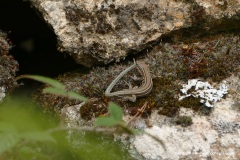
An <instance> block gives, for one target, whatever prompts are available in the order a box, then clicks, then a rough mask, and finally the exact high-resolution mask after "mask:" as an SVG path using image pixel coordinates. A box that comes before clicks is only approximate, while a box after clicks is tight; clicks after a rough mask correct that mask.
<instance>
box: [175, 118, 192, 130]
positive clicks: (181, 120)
mask: <svg viewBox="0 0 240 160" xmlns="http://www.w3.org/2000/svg"><path fill="white" fill-rule="evenodd" d="M175 123H176V124H177V125H181V126H182V127H187V126H190V125H192V123H193V122H192V118H191V117H189V116H178V117H176V120H175Z"/></svg>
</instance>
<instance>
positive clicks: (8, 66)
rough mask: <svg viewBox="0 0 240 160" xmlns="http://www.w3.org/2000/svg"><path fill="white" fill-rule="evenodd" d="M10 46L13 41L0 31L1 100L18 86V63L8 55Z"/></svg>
mask: <svg viewBox="0 0 240 160" xmlns="http://www.w3.org/2000/svg"><path fill="white" fill-rule="evenodd" d="M10 48H11V43H10V42H9V41H8V40H7V35H6V34H5V33H3V32H1V31H0V101H1V100H2V99H3V98H4V97H5V96H6V94H7V93H9V92H10V91H12V90H13V89H14V88H15V87H16V86H18V84H17V82H16V79H15V74H16V72H17V71H18V63H17V62H16V61H15V60H14V59H13V57H12V56H11V55H8V51H9V49H10Z"/></svg>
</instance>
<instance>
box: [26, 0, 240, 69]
mask: <svg viewBox="0 0 240 160" xmlns="http://www.w3.org/2000/svg"><path fill="white" fill-rule="evenodd" d="M30 2H31V4H32V5H33V6H34V7H35V8H36V9H37V10H38V11H40V12H41V14H42V16H43V18H44V19H45V21H46V22H47V23H48V24H49V25H50V26H51V27H52V28H53V30H54V32H55V34H56V35H57V39H58V46H59V50H60V51H64V52H67V53H69V54H70V55H72V56H73V58H74V59H75V61H76V62H77V63H79V64H83V65H85V66H88V67H90V66H93V65H97V64H103V63H105V64H106V63H109V62H112V61H119V60H120V59H124V58H125V57H126V56H127V55H129V54H130V53H138V52H140V51H142V50H144V49H147V48H148V47H151V46H152V45H154V43H155V42H156V41H158V40H160V39H161V38H162V37H164V36H170V35H171V36H173V37H175V38H177V39H178V38H179V36H180V37H181V35H182V36H187V37H188V36H189V35H191V34H189V33H193V34H197V33H198V32H199V33H201V34H203V33H204V32H207V33H208V32H216V31H218V30H229V29H238V28H239V26H240V25H239V22H240V21H239V18H240V17H239V16H240V3H239V1H236V2H233V1H231V0H224V1H212V0H207V1H202V0H192V1H187V0H186V1H174V0H156V1H148V0H135V1H125V0H121V1H120V0H116V1H113V0H107V1H104V0H99V1H92V0H90V1H89V0H88V1H85V0H84V1H78V0H63V1H58V0H30Z"/></svg>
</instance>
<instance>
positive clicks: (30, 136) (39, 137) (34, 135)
mask: <svg viewBox="0 0 240 160" xmlns="http://www.w3.org/2000/svg"><path fill="white" fill-rule="evenodd" d="M20 137H21V138H23V139H26V140H30V141H38V142H54V143H55V142H56V140H55V139H54V138H53V136H52V135H51V133H50V132H27V133H22V134H21V135H20Z"/></svg>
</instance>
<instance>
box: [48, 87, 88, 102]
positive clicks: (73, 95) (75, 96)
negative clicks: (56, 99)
mask: <svg viewBox="0 0 240 160" xmlns="http://www.w3.org/2000/svg"><path fill="white" fill-rule="evenodd" d="M43 93H49V94H56V95H59V96H64V97H68V98H69V99H77V100H80V101H87V100H88V99H87V98H86V97H84V96H81V95H79V94H78V93H75V92H71V91H70V92H65V91H64V90H62V89H58V88H53V87H47V88H44V89H43Z"/></svg>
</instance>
